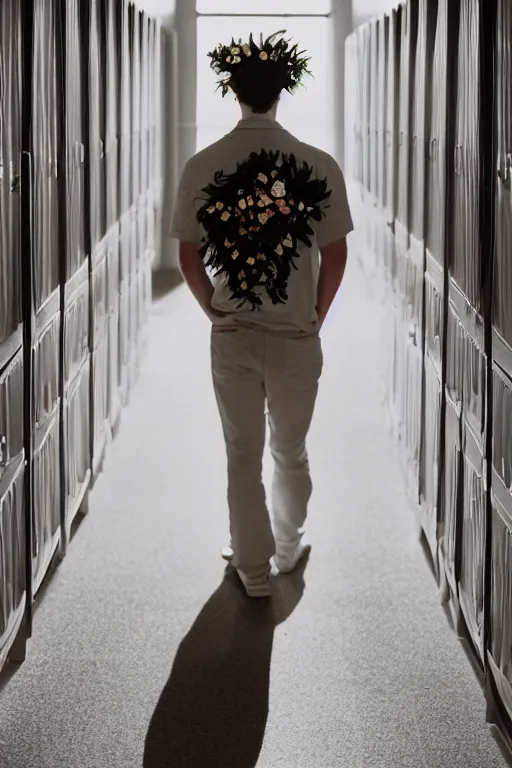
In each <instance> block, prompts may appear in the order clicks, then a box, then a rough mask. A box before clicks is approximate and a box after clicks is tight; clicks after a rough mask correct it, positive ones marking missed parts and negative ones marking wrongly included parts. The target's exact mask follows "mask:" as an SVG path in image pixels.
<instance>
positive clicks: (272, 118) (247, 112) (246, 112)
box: [240, 104, 277, 123]
mask: <svg viewBox="0 0 512 768" xmlns="http://www.w3.org/2000/svg"><path fill="white" fill-rule="evenodd" d="M240 106H241V108H242V120H255V119H256V120H268V121H269V122H271V123H275V122H276V120H277V104H276V105H275V106H274V107H272V109H271V110H270V111H269V112H265V113H264V114H262V115H260V114H258V113H257V112H253V111H252V109H251V108H250V107H247V106H246V105H245V104H241V105H240Z"/></svg>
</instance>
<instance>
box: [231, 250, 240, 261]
mask: <svg viewBox="0 0 512 768" xmlns="http://www.w3.org/2000/svg"><path fill="white" fill-rule="evenodd" d="M239 256H240V254H239V253H238V251H233V253H232V254H231V258H232V259H233V261H235V260H236V259H238V257H239Z"/></svg>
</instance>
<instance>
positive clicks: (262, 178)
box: [258, 173, 268, 184]
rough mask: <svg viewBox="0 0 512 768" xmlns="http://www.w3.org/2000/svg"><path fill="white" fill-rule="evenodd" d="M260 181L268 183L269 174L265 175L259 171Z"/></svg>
mask: <svg viewBox="0 0 512 768" xmlns="http://www.w3.org/2000/svg"><path fill="white" fill-rule="evenodd" d="M258 181H261V182H262V183H263V184H268V176H265V174H264V173H259V174H258Z"/></svg>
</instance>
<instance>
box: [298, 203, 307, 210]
mask: <svg viewBox="0 0 512 768" xmlns="http://www.w3.org/2000/svg"><path fill="white" fill-rule="evenodd" d="M305 207H306V206H305V205H304V203H299V211H303V210H304V208H305Z"/></svg>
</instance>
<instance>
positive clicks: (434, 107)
mask: <svg viewBox="0 0 512 768" xmlns="http://www.w3.org/2000/svg"><path fill="white" fill-rule="evenodd" d="M511 45H512V14H511V13H510V8H509V3H508V2H507V0H496V1H494V0H491V1H489V0H462V2H461V3H450V2H449V0H436V1H435V2H432V0H428V1H427V0H406V1H404V2H403V3H401V4H400V5H399V6H398V8H397V9H396V10H394V11H392V12H391V14H389V15H385V16H384V15H383V16H380V17H379V18H377V19H374V20H372V21H370V22H368V23H367V24H365V25H363V26H362V27H360V28H358V29H357V30H356V31H355V32H354V34H353V35H352V36H351V37H350V39H349V40H348V41H347V48H346V53H347V64H346V66H347V85H348V83H349V82H351V83H355V88H354V89H352V91H351V98H350V99H349V102H348V111H347V157H350V158H352V162H351V165H350V168H349V169H348V170H349V179H348V183H349V189H350V197H351V204H352V207H353V211H354V218H355V221H356V232H355V235H354V237H353V240H352V249H353V250H354V251H356V252H357V253H358V254H359V258H360V259H361V262H362V264H363V265H364V268H365V270H366V273H367V276H368V283H369V286H370V287H371V290H372V292H373V295H374V296H375V298H376V300H377V301H379V300H380V304H381V309H382V324H381V328H382V331H383V334H382V343H383V349H384V350H386V354H387V357H388V360H389V366H388V371H387V375H386V387H387V392H388V401H389V409H390V415H391V419H392V423H393V428H394V431H395V434H396V438H397V440H398V441H399V442H400V445H401V448H402V455H403V462H404V470H405V478H406V482H407V485H408V488H409V490H410V494H411V497H412V499H413V503H414V505H415V507H416V508H417V519H418V524H419V526H420V527H421V529H422V532H423V536H424V538H425V541H426V542H427V544H428V548H429V550H430V555H431V558H432V562H433V566H434V569H435V572H436V576H437V579H438V583H439V587H440V590H441V594H442V596H443V600H444V602H445V603H446V604H447V605H448V606H449V608H450V610H451V612H452V614H453V618H454V622H455V626H456V629H457V633H458V635H459V637H461V638H463V639H464V641H465V643H466V644H467V646H468V648H470V649H471V653H472V655H473V658H474V660H475V665H476V667H477V668H479V669H480V673H481V678H482V682H483V686H484V690H485V693H486V696H487V699H488V717H489V719H490V721H491V722H496V723H498V724H499V726H500V728H501V730H502V733H503V734H504V737H505V739H506V740H507V742H508V745H509V747H512V652H511V648H512V624H511V622H510V616H512V495H511V492H510V488H511V485H512V424H511V412H512V321H511V317H512V314H511V312H510V306H511V297H512V272H511V270H510V266H509V265H510V249H511V245H512V244H511V231H512V228H511V226H510V222H511V218H510V217H511V214H510V211H511V210H512V209H511V206H510V170H511V168H510V154H509V153H510V139H511V127H510V119H509V116H510V112H509V109H510V84H511V81H512V69H511V64H510V56H509V52H510V47H511ZM496 169H498V170H497V172H496Z"/></svg>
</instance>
